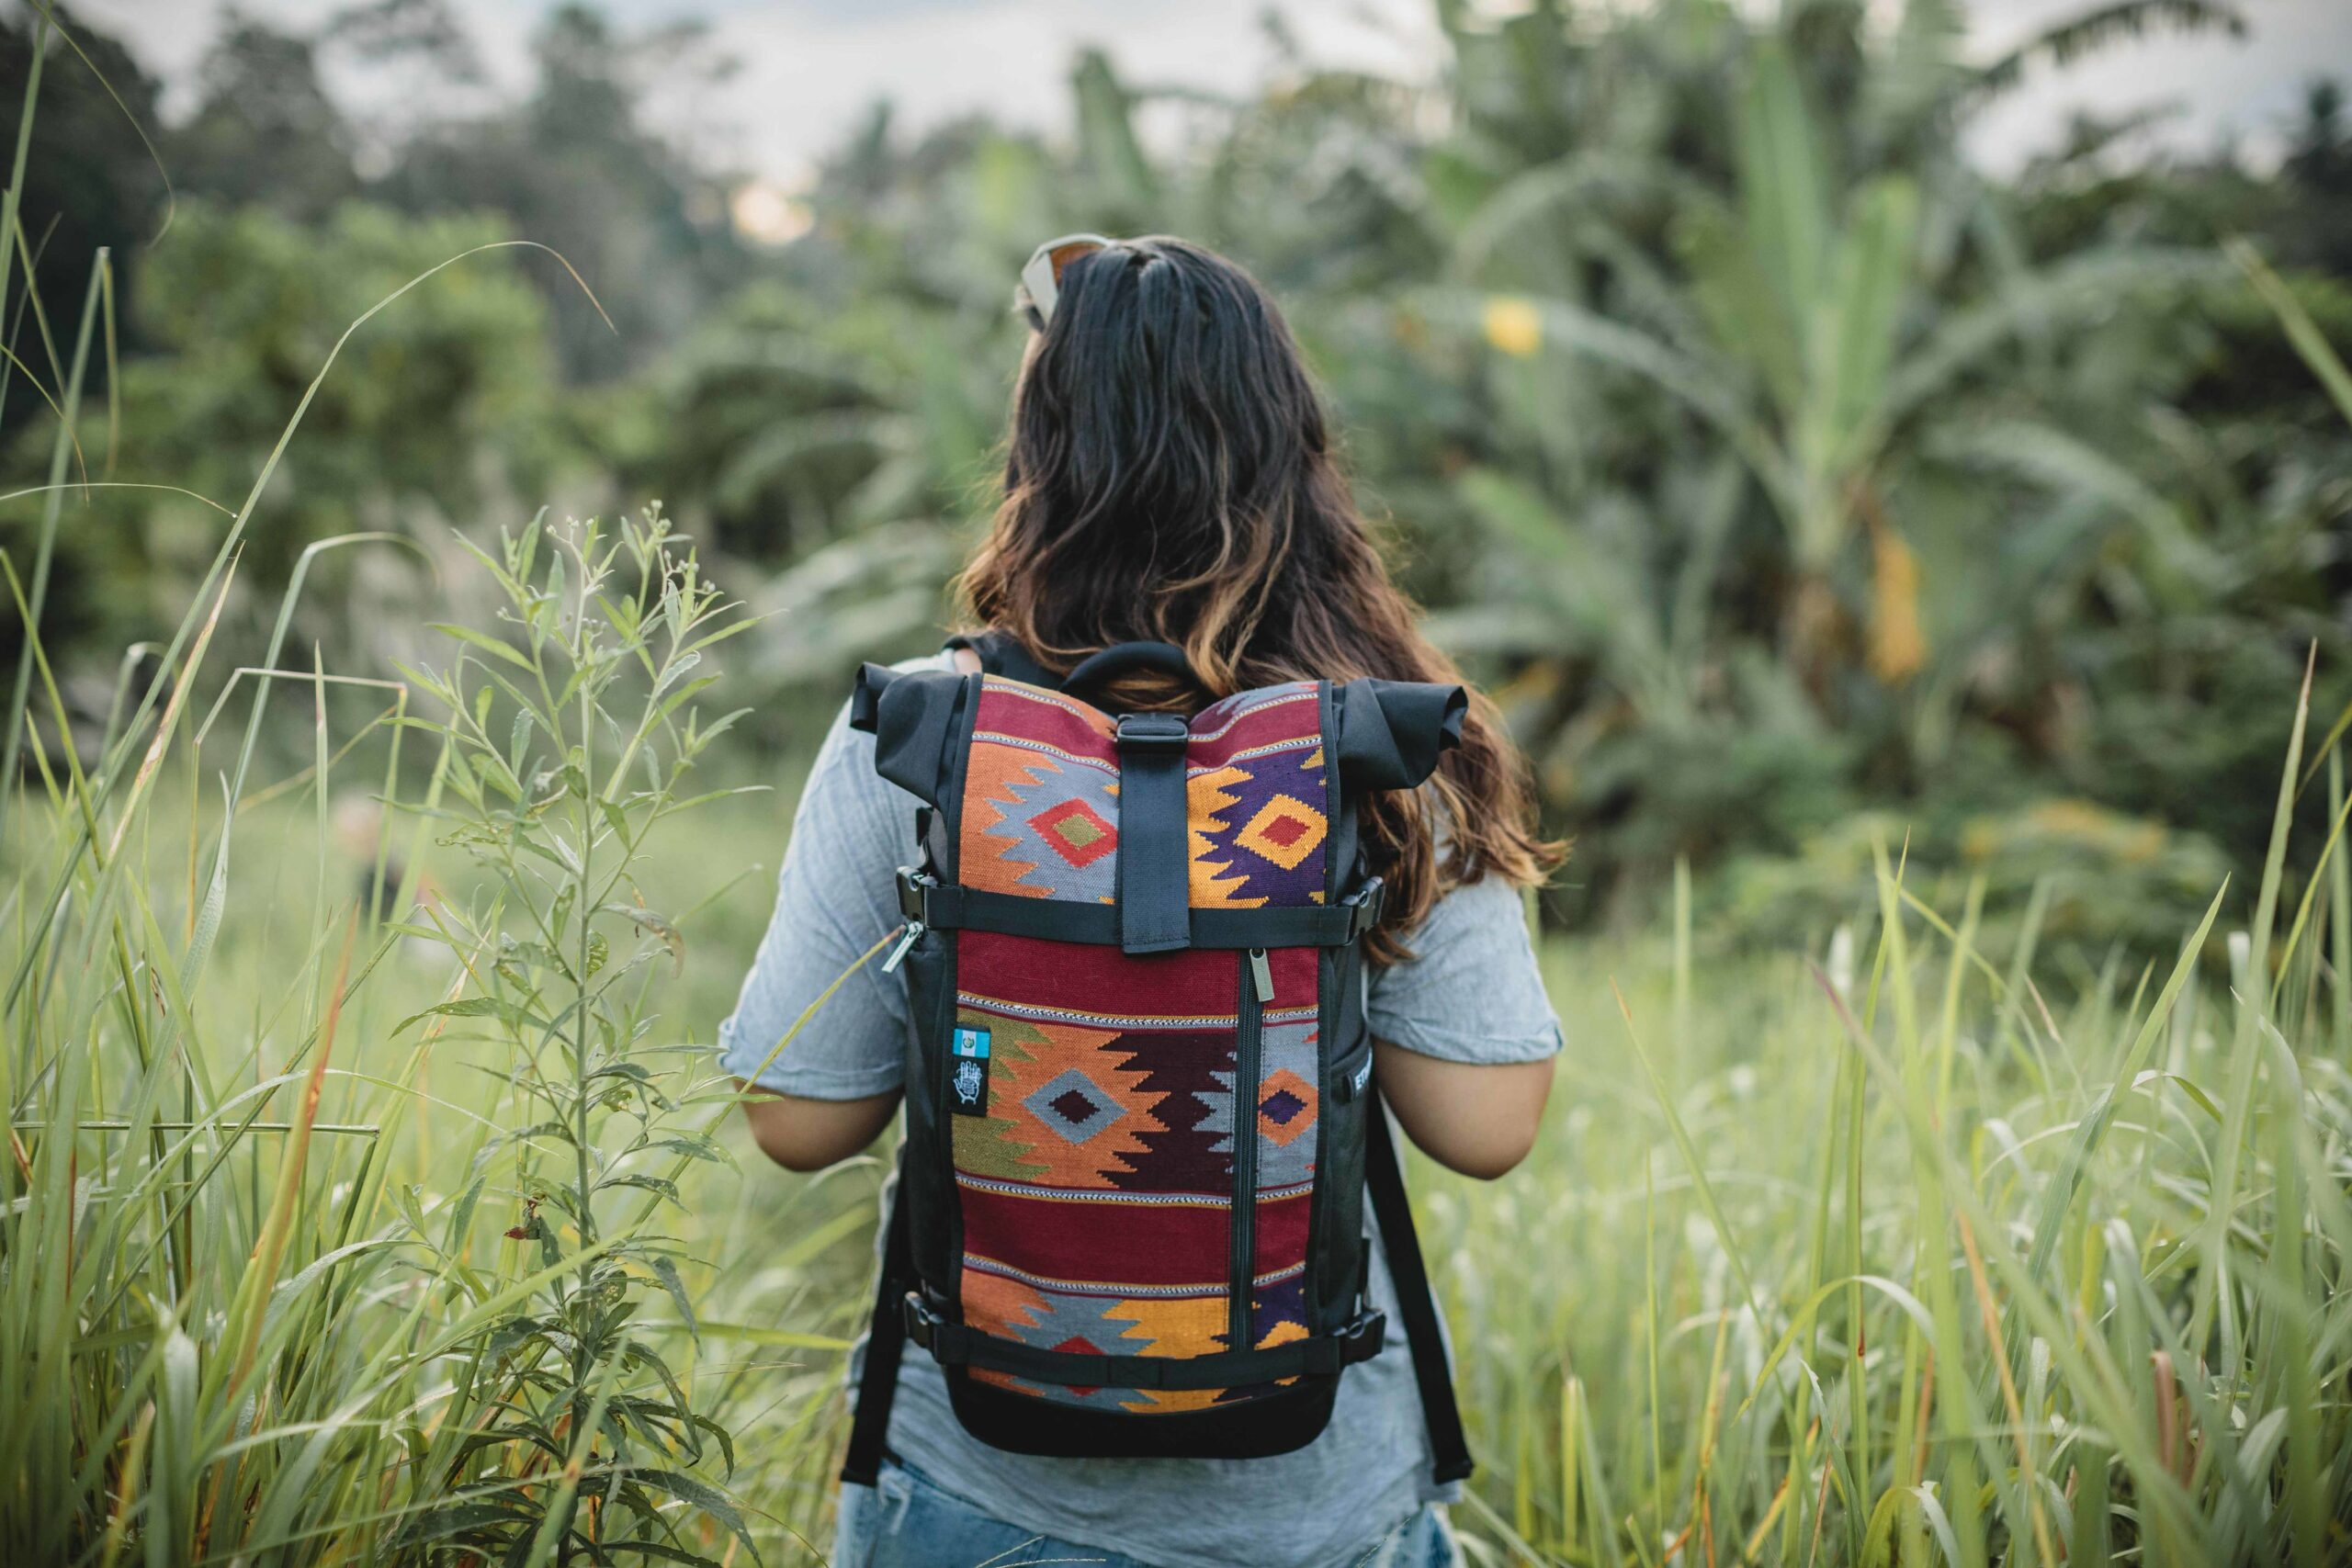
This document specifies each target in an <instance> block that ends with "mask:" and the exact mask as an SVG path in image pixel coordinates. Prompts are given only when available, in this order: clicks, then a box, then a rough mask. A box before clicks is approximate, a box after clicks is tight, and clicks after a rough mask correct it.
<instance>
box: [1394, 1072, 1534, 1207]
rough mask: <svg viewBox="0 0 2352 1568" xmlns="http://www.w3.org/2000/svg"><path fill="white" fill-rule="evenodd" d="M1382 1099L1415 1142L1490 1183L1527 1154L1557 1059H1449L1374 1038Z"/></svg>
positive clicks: (1433, 1156)
mask: <svg viewBox="0 0 2352 1568" xmlns="http://www.w3.org/2000/svg"><path fill="white" fill-rule="evenodd" d="M1373 1060H1374V1076H1375V1077H1376V1079H1377V1081H1378V1082H1379V1084H1380V1092H1381V1096H1382V1098H1383V1099H1385V1100H1387V1101H1388V1108H1389V1109H1390V1110H1391V1111H1395V1112H1397V1123H1398V1124H1399V1125H1400V1126H1402V1127H1403V1128H1404V1129H1405V1135H1406V1136H1407V1137H1409V1138H1411V1139H1412V1140H1413V1144H1414V1146H1416V1147H1417V1148H1419V1150H1420V1151H1421V1152H1422V1153H1423V1154H1425V1155H1427V1156H1430V1158H1431V1159H1433V1160H1435V1161H1437V1163H1438V1164H1440V1165H1442V1166H1443V1167H1445V1168H1447V1169H1448V1170H1453V1171H1459V1172H1461V1173H1462V1174H1463V1175H1464V1176H1475V1177H1476V1178H1477V1179H1479V1180H1481V1181H1492V1180H1493V1179H1495V1178H1497V1177H1498V1176H1501V1175H1503V1174H1505V1173H1506V1172H1508V1171H1509V1170H1510V1168H1512V1167H1513V1166H1516V1165H1517V1164H1518V1163H1519V1162H1520V1161H1521V1160H1522V1159H1525V1158H1526V1157H1527V1151H1528V1150H1529V1149H1531V1148H1532V1147H1534V1146H1535V1131H1536V1128H1537V1127H1538V1126H1540V1125H1541V1124H1542V1123H1543V1121H1544V1099H1545V1098H1546V1097H1547V1096H1548V1095H1550V1093H1551V1092H1552V1058H1551V1057H1549V1056H1546V1057H1544V1059H1543V1060H1542V1061H1538V1062H1505V1063H1498V1064H1488V1063H1479V1062H1447V1061H1442V1060H1440V1059H1439V1058H1437V1057H1435V1056H1424V1055H1419V1054H1417V1053H1415V1052H1412V1051H1408V1050H1406V1049H1405V1048H1404V1047H1403V1046H1401V1045H1391V1044H1389V1043H1388V1042H1386V1041H1385V1040H1375V1041H1374V1042H1373Z"/></svg>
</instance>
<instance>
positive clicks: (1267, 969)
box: [1250, 947, 1274, 1002]
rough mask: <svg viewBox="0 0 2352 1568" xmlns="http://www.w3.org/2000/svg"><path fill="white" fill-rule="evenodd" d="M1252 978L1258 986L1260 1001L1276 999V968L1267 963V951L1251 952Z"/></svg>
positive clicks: (1256, 948) (1256, 949)
mask: <svg viewBox="0 0 2352 1568" xmlns="http://www.w3.org/2000/svg"><path fill="white" fill-rule="evenodd" d="M1250 979H1251V980H1252V981H1254V982H1255V983H1256V985H1257V987H1258V999H1259V1000H1260V1001H1261V1002H1270V1001H1272V1000H1273V999H1274V966H1273V965H1272V964H1269V963H1267V962H1266V950H1265V949H1264V948H1262V947H1253V948H1251V949H1250Z"/></svg>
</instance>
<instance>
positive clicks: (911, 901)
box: [899, 865, 939, 924]
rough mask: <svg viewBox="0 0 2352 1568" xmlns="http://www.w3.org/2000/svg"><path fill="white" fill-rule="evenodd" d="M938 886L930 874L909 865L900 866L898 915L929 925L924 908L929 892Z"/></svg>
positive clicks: (927, 912)
mask: <svg viewBox="0 0 2352 1568" xmlns="http://www.w3.org/2000/svg"><path fill="white" fill-rule="evenodd" d="M936 886H939V883H938V880H937V879H936V878H934V877H933V876H932V875H930V874H928V873H926V872H922V871H919V870H917V869H916V868H915V867H913V866H910V865H902V866H900V867H899V915H900V916H901V917H903V918H904V919H910V920H922V921H923V922H924V923H925V924H929V923H930V922H929V919H928V917H929V914H930V911H929V909H928V908H927V907H926V906H927V903H928V896H929V894H930V892H931V890H932V889H933V888H934V887H936Z"/></svg>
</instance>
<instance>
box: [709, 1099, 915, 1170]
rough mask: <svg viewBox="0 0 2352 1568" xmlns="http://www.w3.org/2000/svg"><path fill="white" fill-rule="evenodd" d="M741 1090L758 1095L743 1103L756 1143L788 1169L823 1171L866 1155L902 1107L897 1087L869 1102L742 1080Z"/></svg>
mask: <svg viewBox="0 0 2352 1568" xmlns="http://www.w3.org/2000/svg"><path fill="white" fill-rule="evenodd" d="M735 1087H736V1088H738V1089H742V1090H743V1091H744V1092H746V1093H747V1094H749V1095H751V1097H752V1098H751V1099H749V1100H745V1101H744V1102H743V1116H744V1119H745V1120H746V1121H748V1122H751V1123H752V1142H753V1143H756V1144H758V1145H760V1152H761V1153H762V1154H763V1155H765V1156H768V1158H770V1159H772V1160H774V1161H775V1163H776V1164H778V1165H780V1166H782V1167H784V1168H785V1169H786V1170H822V1169H824V1168H826V1167H827V1166H829V1165H838V1164H840V1163H841V1162H842V1160H845V1159H847V1158H849V1157H850V1156H852V1155H854V1154H862V1153H863V1152H865V1147H866V1145H869V1144H871V1143H873V1142H874V1140H875V1139H876V1138H877V1137H879V1136H881V1134H882V1129H883V1128H884V1127H886V1126H888V1125H889V1122H890V1117H891V1114H892V1113H893V1112H894V1111H897V1110H898V1109H899V1091H898V1090H897V1089H891V1090H889V1091H888V1093H884V1094H874V1095H868V1096H866V1097H865V1099H864V1100H804V1099H802V1098H801V1097H800V1096H798V1095H797V1094H775V1093H771V1092H769V1091H768V1090H766V1089H756V1088H753V1087H752V1085H750V1084H748V1083H745V1082H744V1081H743V1080H742V1079H741V1078H737V1079H736V1080H735Z"/></svg>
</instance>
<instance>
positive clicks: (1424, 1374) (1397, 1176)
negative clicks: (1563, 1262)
mask: <svg viewBox="0 0 2352 1568" xmlns="http://www.w3.org/2000/svg"><path fill="white" fill-rule="evenodd" d="M1363 1120H1364V1129H1363V1142H1364V1165H1363V1183H1364V1190H1365V1192H1366V1193H1367V1194H1368V1195H1369V1196H1370V1197H1371V1199H1372V1213H1373V1217H1374V1219H1376V1220H1378V1221H1379V1222H1380V1238H1381V1241H1382V1243H1383V1244H1384V1245H1385V1247H1387V1250H1388V1278H1389V1279H1390V1280H1392V1281H1393V1282H1394V1283H1395V1284H1396V1286H1397V1316H1398V1317H1400V1318H1402V1319H1403V1320H1404V1324H1405V1343H1406V1344H1407V1346H1408V1347H1409V1348H1411V1350H1412V1352H1413V1381H1414V1382H1417V1383H1419V1385H1420V1390H1421V1418H1422V1419H1423V1420H1424V1421H1425V1422H1427V1423H1428V1425H1429V1433H1430V1462H1431V1464H1432V1465H1433V1466H1434V1468H1435V1470H1436V1472H1437V1478H1438V1480H1439V1481H1440V1482H1441V1483H1443V1482H1448V1481H1462V1480H1465V1479H1467V1478H1468V1476H1469V1474H1470V1471H1471V1468H1472V1466H1471V1461H1470V1444H1469V1442H1468V1440H1467V1439H1466V1438H1464V1437H1463V1435H1462V1412H1461V1411H1460V1410H1459V1409H1457V1408H1455V1406H1454V1403H1453V1371H1451V1370H1450V1369H1449V1368H1448V1367H1447V1366H1446V1364H1445V1336H1444V1335H1443V1334H1442V1333H1440V1332H1439V1330H1438V1323H1437V1303H1436V1301H1435V1299H1434V1298H1432V1297H1431V1296H1430V1273H1429V1269H1428V1267H1427V1266H1426V1265H1425V1264H1424V1263H1423V1262H1422V1261H1421V1243H1420V1238H1419V1236H1418V1235H1415V1234H1414V1230H1413V1205H1412V1203H1411V1202H1410V1201H1408V1199H1407V1198H1406V1196H1405V1172H1404V1169H1403V1168H1401V1167H1400V1166H1398V1165H1397V1144H1396V1141H1395V1140H1394V1139H1392V1138H1391V1137H1390V1136H1389V1135H1388V1114H1387V1112H1386V1111H1385V1110H1384V1109H1383V1108H1382V1106H1381V1105H1380V1104H1379V1102H1378V1101H1376V1100H1375V1101H1374V1103H1373V1104H1372V1105H1371V1106H1370V1107H1368V1108H1367V1114H1366V1115H1365V1117H1364V1119H1363Z"/></svg>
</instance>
